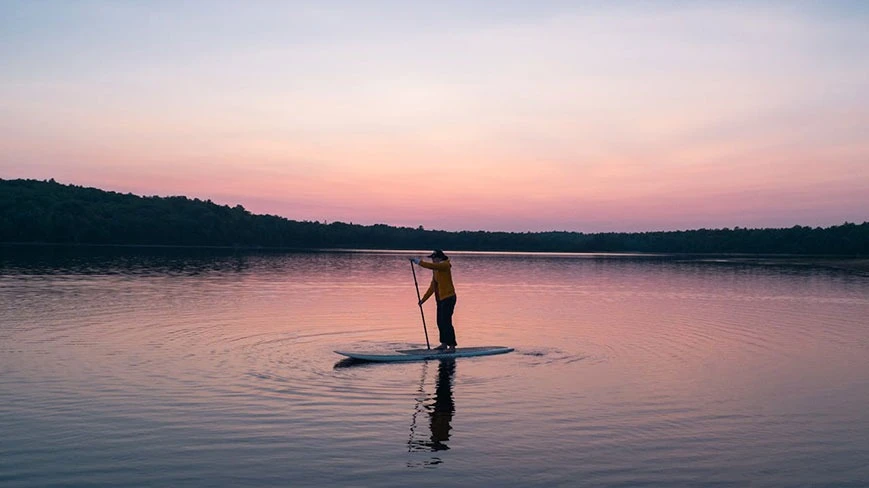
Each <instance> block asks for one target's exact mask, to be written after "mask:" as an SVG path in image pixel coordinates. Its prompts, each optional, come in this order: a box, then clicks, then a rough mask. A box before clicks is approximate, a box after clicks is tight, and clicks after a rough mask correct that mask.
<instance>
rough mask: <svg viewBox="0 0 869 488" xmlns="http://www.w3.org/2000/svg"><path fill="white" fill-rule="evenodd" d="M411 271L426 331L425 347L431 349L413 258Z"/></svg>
mask: <svg viewBox="0 0 869 488" xmlns="http://www.w3.org/2000/svg"><path fill="white" fill-rule="evenodd" d="M410 271H411V272H412V273H413V286H415V287H416V303H418V304H419V315H420V316H421V317H422V330H424V331H425V347H426V349H431V345H430V344H429V343H428V329H427V328H426V326H425V313H424V312H423V311H422V303H419V302H421V301H422V297H421V296H420V295H419V282H417V281H416V269H415V268H414V267H413V259H411V260H410Z"/></svg>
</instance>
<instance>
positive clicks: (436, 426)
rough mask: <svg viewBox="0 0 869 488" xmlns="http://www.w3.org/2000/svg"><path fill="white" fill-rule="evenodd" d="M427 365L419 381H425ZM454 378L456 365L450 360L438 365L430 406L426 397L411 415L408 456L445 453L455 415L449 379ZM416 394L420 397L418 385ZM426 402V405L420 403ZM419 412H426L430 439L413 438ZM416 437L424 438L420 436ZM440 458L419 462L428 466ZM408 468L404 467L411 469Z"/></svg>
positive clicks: (436, 462) (422, 391)
mask: <svg viewBox="0 0 869 488" xmlns="http://www.w3.org/2000/svg"><path fill="white" fill-rule="evenodd" d="M427 366H428V363H426V364H425V365H424V366H423V373H422V376H423V380H425V377H426V370H427ZM455 375H456V362H455V360H452V359H442V360H440V361H438V376H437V380H436V382H435V394H434V402H431V400H432V398H431V397H426V398H425V399H424V400H423V399H419V402H420V403H417V407H416V409H415V410H414V412H413V419H412V422H411V425H410V439H408V441H407V447H408V452H419V451H430V452H437V451H446V450H447V449H449V446H447V445H446V444H445V443H446V442H447V441H448V440H450V430H452V425H451V422H452V420H453V414H454V413H455V411H456V405H455V403H454V402H453V378H454V377H455ZM419 391H420V393H424V389H423V384H420V390H419ZM423 401H426V404H423V403H422V402H423ZM422 411H426V412H428V415H429V429H430V430H431V436H427V438H426V437H423V438H422V439H419V438H417V431H416V419H417V415H418V414H419V413H421V412H422ZM419 434H422V435H424V434H423V433H422V432H419ZM440 463H441V460H440V458H432V460H429V461H425V462H423V465H426V466H431V465H435V464H440ZM411 465H412V464H408V466H411Z"/></svg>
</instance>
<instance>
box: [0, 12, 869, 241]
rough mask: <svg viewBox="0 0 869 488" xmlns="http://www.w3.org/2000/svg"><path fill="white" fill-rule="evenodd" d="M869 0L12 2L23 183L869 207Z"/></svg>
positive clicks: (626, 214)
mask: <svg viewBox="0 0 869 488" xmlns="http://www.w3.org/2000/svg"><path fill="white" fill-rule="evenodd" d="M867 53H869V2H860V1H838V2H837V1H824V2H822V1H814V2H799V1H783V2H763V1H757V2H733V1H699V0H698V1H692V2H675V1H666V0H659V1H654V2H646V1H642V2H641V1H619V2H605V1H586V2H583V1H573V2H547V1H534V2H528V1H521V2H520V1H509V0H507V1H505V0H501V1H491V2H480V1H438V2H407V1H372V2H367V1H348V2H330V1H318V2H289V1H281V2H268V1H260V0H255V1H251V2H241V1H235V2H221V1H208V2H195V1H189V2H176V1H157V0H154V1H133V0H129V1H105V2H97V1H87V0H82V1H75V2H69V1H57V2H52V1H39V2H34V1H12V0H2V1H0V178H4V179H14V178H36V179H49V178H54V179H56V180H57V181H58V182H61V183H71V184H77V185H84V186H94V187H98V188H103V189H106V190H113V191H121V192H125V193H126V192H132V193H136V194H141V195H161V196H168V195H186V196H189V197H191V198H193V197H196V198H201V199H211V200H213V201H214V202H216V203H221V204H229V205H235V204H242V205H244V206H245V208H247V209H248V210H250V211H252V212H254V213H269V214H275V215H281V216H284V217H287V218H290V219H294V220H310V221H321V222H322V221H326V222H333V221H343V222H353V223H357V224H376V223H384V224H389V225H397V226H411V227H417V226H420V225H422V226H423V227H425V228H427V229H444V230H491V231H516V232H524V231H549V230H568V231H580V232H602V231H622V232H630V231H651V230H677V229H693V228H721V227H736V226H739V227H790V226H793V225H809V226H830V225H838V224H841V223H843V222H846V221H848V222H863V221H866V220H869V55H867Z"/></svg>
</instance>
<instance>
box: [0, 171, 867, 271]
mask: <svg viewBox="0 0 869 488" xmlns="http://www.w3.org/2000/svg"><path fill="white" fill-rule="evenodd" d="M0 242H15V243H61V244H108V245H166V246H229V247H275V248H292V249H314V248H355V249H428V248H431V247H440V248H443V249H453V250H468V251H542V252H660V253H753V254H755V253H756V254H816V255H850V256H865V255H867V254H869V222H863V223H862V224H854V223H847V222H846V223H844V224H842V225H837V226H832V227H826V228H820V227H815V228H812V227H804V226H794V227H789V228H779V229H744V228H738V227H737V228H734V229H728V228H725V229H697V230H685V231H665V232H635V233H616V232H612V233H591V234H587V233H582V232H560V231H559V232H523V233H517V232H487V231H461V232H447V231H439V230H425V229H423V228H422V227H421V226H420V227H417V228H412V227H393V226H388V225H384V224H376V225H356V224H348V223H344V222H333V223H329V224H326V223H319V222H311V221H296V220H290V219H287V218H284V217H279V216H275V215H255V214H252V213H251V212H249V211H248V210H246V209H245V208H244V207H242V206H241V205H236V206H234V207H231V206H228V205H218V204H215V203H213V202H211V201H210V200H204V201H203V200H200V199H195V198H194V199H190V198H187V197H183V196H172V197H157V196H137V195H133V194H129V193H128V194H122V193H117V192H111V191H104V190H100V189H96V188H86V187H82V186H76V185H64V184H61V183H57V182H55V181H54V180H53V179H52V180H48V181H39V180H22V179H19V180H4V179H0Z"/></svg>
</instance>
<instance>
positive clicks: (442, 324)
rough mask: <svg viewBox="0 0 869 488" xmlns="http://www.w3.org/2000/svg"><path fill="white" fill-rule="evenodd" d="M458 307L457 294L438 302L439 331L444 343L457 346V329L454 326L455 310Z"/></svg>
mask: <svg viewBox="0 0 869 488" xmlns="http://www.w3.org/2000/svg"><path fill="white" fill-rule="evenodd" d="M455 309H456V296H455V295H453V296H451V297H449V298H445V299H443V300H441V301H440V302H438V331H440V339H441V343H442V344H446V345H448V346H450V347H456V345H457V343H456V329H455V328H454V327H453V312H454V311H455Z"/></svg>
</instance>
